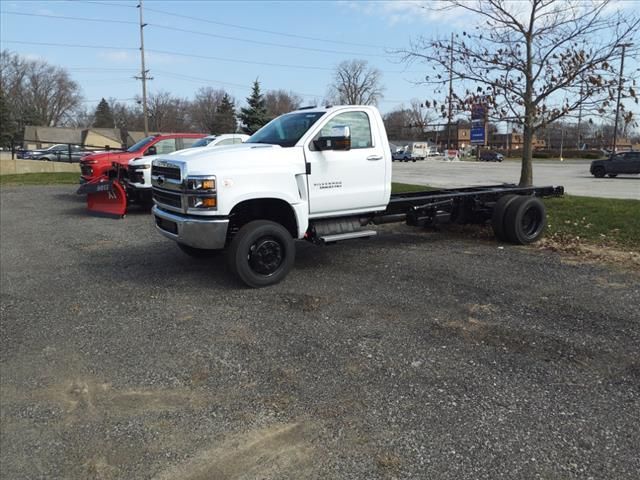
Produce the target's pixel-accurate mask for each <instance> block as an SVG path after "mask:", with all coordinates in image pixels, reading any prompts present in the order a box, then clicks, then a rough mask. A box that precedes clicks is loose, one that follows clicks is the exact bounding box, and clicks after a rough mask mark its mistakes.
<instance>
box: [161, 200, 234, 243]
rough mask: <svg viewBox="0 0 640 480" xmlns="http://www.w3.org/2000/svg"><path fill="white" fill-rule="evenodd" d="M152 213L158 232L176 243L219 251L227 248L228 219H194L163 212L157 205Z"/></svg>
mask: <svg viewBox="0 0 640 480" xmlns="http://www.w3.org/2000/svg"><path fill="white" fill-rule="evenodd" d="M151 212H152V213H153V217H154V219H155V222H156V228H157V229H158V231H159V232H160V233H161V234H162V235H164V236H165V237H167V238H170V239H171V240H173V241H175V242H178V243H182V244H184V245H188V246H190V247H194V248H203V249H207V250H219V249H222V248H224V246H225V243H226V240H227V227H228V226H229V219H228V218H221V217H217V218H211V219H207V218H204V217H203V218H194V217H192V216H186V215H180V214H176V213H170V212H167V211H166V210H161V209H160V208H158V206H157V205H154V206H153V209H152V211H151Z"/></svg>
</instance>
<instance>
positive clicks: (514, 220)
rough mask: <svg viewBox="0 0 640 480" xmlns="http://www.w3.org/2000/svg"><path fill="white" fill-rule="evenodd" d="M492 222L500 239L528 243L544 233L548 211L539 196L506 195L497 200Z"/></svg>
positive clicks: (522, 243)
mask: <svg viewBox="0 0 640 480" xmlns="http://www.w3.org/2000/svg"><path fill="white" fill-rule="evenodd" d="M491 223H492V226H493V231H494V233H495V234H496V237H498V238H499V239H500V240H503V241H508V242H511V243H515V244H519V245H526V244H529V243H532V242H535V241H536V240H538V239H539V238H540V237H541V236H542V234H543V233H544V228H545V227H546V225H547V213H546V209H545V207H544V203H542V200H540V199H539V198H538V197H534V196H528V195H527V196H519V195H505V196H504V197H501V198H500V199H499V200H498V202H496V205H495V207H494V209H493V215H492V219H491Z"/></svg>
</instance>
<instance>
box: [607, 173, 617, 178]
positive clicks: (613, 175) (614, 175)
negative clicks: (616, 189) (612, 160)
mask: <svg viewBox="0 0 640 480" xmlns="http://www.w3.org/2000/svg"><path fill="white" fill-rule="evenodd" d="M617 176H618V174H617V173H610V174H609V178H616V177H617Z"/></svg>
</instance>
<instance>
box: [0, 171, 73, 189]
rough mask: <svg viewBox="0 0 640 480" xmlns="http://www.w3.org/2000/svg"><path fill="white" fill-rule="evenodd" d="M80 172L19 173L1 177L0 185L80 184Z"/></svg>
mask: <svg viewBox="0 0 640 480" xmlns="http://www.w3.org/2000/svg"><path fill="white" fill-rule="evenodd" d="M79 178H80V173H79V172H55V173H18V174H11V175H0V185H6V186H13V185H60V184H63V185H68V184H78V182H79Z"/></svg>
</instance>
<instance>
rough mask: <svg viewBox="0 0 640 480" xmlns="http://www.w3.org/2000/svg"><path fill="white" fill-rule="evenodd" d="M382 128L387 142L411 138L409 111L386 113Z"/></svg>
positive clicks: (400, 110) (400, 109) (404, 109)
mask: <svg viewBox="0 0 640 480" xmlns="http://www.w3.org/2000/svg"><path fill="white" fill-rule="evenodd" d="M383 121H384V127H385V130H386V131H387V137H389V140H396V141H397V140H406V139H409V138H413V137H412V133H413V132H412V129H411V128H410V124H411V110H409V109H407V108H399V109H397V110H393V111H391V112H388V113H386V114H385V115H384V117H383Z"/></svg>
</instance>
